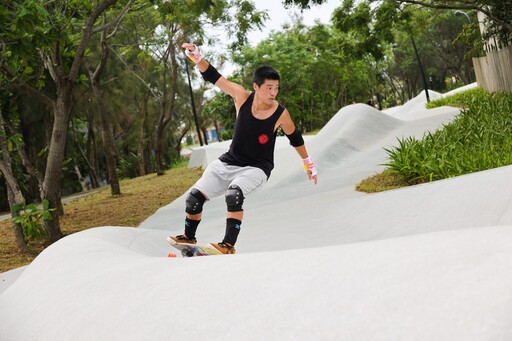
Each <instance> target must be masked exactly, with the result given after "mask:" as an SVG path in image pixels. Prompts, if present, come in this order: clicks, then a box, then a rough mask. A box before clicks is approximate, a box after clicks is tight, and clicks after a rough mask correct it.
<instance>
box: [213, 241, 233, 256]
mask: <svg viewBox="0 0 512 341" xmlns="http://www.w3.org/2000/svg"><path fill="white" fill-rule="evenodd" d="M210 245H211V246H213V247H214V248H216V249H217V250H219V252H221V253H223V254H225V255H232V254H234V253H236V250H235V248H234V247H233V245H231V244H229V243H218V244H215V243H211V244H210Z"/></svg>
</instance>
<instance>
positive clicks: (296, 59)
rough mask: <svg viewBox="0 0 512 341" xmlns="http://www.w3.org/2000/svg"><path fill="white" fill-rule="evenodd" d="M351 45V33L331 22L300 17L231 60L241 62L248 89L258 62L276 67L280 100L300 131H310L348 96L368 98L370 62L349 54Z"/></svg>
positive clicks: (349, 98)
mask: <svg viewBox="0 0 512 341" xmlns="http://www.w3.org/2000/svg"><path fill="white" fill-rule="evenodd" d="M352 44H353V41H352V38H351V37H350V36H348V35H346V34H343V33H340V32H339V31H336V30H334V29H333V28H332V27H330V26H327V25H321V24H317V25H315V26H313V27H306V26H304V25H303V24H302V23H301V22H300V21H299V22H296V23H295V24H294V25H293V26H288V27H284V28H283V30H282V31H280V32H274V33H272V34H271V35H270V36H269V37H268V38H267V39H265V40H263V41H261V42H260V43H259V44H258V45H257V46H256V47H255V48H252V47H246V48H244V49H243V50H242V52H241V53H239V54H236V55H235V56H234V60H235V62H237V63H238V64H239V65H243V67H242V69H241V71H240V74H239V75H238V76H239V77H240V78H241V79H242V80H243V81H242V83H243V85H244V86H245V87H246V88H247V89H252V75H253V72H254V70H255V69H256V68H257V67H258V66H260V65H264V64H267V65H270V66H272V67H274V68H275V69H277V70H278V71H279V73H280V74H281V81H280V87H279V95H278V100H279V102H280V103H282V104H283V105H284V106H286V108H287V109H288V111H289V112H290V114H291V116H292V118H293V119H294V121H295V123H296V124H297V125H298V126H299V127H300V128H301V129H302V131H310V130H314V129H318V128H321V127H322V126H323V125H324V124H325V123H326V122H327V121H328V120H329V119H331V118H332V116H333V115H334V114H335V113H336V112H337V111H338V110H339V109H340V108H341V107H343V106H344V105H346V104H348V103H351V102H352V100H354V99H358V100H360V101H363V100H364V101H366V99H367V96H368V92H369V91H370V89H371V84H372V82H373V81H374V79H375V74H374V70H373V67H374V65H375V64H373V65H372V64H371V63H370V62H369V60H368V59H366V58H364V59H361V58H359V57H356V56H354V55H353V54H352V53H350V51H351V49H350V46H352ZM347 51H348V52H347Z"/></svg>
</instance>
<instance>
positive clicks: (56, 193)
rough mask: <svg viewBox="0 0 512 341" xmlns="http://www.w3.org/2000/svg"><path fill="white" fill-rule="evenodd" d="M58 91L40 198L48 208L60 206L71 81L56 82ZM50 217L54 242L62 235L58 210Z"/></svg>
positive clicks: (49, 225)
mask: <svg viewBox="0 0 512 341" xmlns="http://www.w3.org/2000/svg"><path fill="white" fill-rule="evenodd" d="M57 87H58V92H57V100H56V103H55V108H54V120H53V129H52V137H51V141H50V148H49V150H48V158H47V164H46V172H45V176H44V183H43V190H42V193H41V197H42V199H43V200H44V199H46V200H48V202H49V203H50V208H57V209H58V208H59V206H60V199H61V197H60V186H61V181H60V180H61V169H62V162H63V160H64V152H65V149H66V138H67V131H68V125H69V116H70V115H69V104H70V100H71V91H72V88H73V82H72V81H69V80H62V82H61V83H60V84H59V83H57ZM51 215H52V219H51V220H45V221H44V224H45V228H46V230H47V232H48V235H49V236H50V241H51V242H55V241H57V240H59V239H60V238H62V237H63V234H62V231H61V229H60V222H59V212H58V210H55V211H52V212H51Z"/></svg>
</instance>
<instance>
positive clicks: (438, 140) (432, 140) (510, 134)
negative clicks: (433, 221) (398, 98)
mask: <svg viewBox="0 0 512 341" xmlns="http://www.w3.org/2000/svg"><path fill="white" fill-rule="evenodd" d="M436 105H453V106H462V107H463V109H462V112H461V114H460V115H459V116H458V117H457V118H456V119H455V120H454V121H453V122H452V123H450V124H448V125H446V126H445V127H444V128H443V129H442V130H438V131H436V132H435V133H430V132H429V133H427V134H426V135H425V136H424V137H423V139H421V140H418V139H416V138H412V137H410V138H405V139H400V140H399V145H398V147H396V148H393V149H386V152H387V153H388V157H389V162H388V163H387V164H386V166H388V167H389V168H390V169H391V170H392V171H393V172H394V173H395V174H398V175H400V176H401V177H402V178H403V179H405V180H406V181H409V182H410V181H433V180H439V179H444V178H450V177H454V176H458V175H463V174H467V173H472V172H478V171H482V170H487V169H491V168H496V167H502V166H506V165H510V164H512V116H511V115H510V112H512V95H511V94H504V93H488V92H486V91H484V90H481V89H476V90H471V91H467V92H464V93H461V94H457V95H455V96H453V97H449V98H445V99H442V100H440V101H436V102H435V103H432V104H431V106H436Z"/></svg>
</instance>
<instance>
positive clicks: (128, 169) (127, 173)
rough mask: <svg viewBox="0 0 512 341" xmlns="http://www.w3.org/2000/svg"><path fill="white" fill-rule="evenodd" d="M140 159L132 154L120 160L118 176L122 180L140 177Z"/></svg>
mask: <svg viewBox="0 0 512 341" xmlns="http://www.w3.org/2000/svg"><path fill="white" fill-rule="evenodd" d="M138 162H139V161H138V158H137V155H136V154H135V153H132V152H130V153H129V154H127V155H123V156H121V157H120V159H119V164H118V166H117V175H118V176H119V178H120V179H132V178H135V177H137V176H138Z"/></svg>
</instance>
